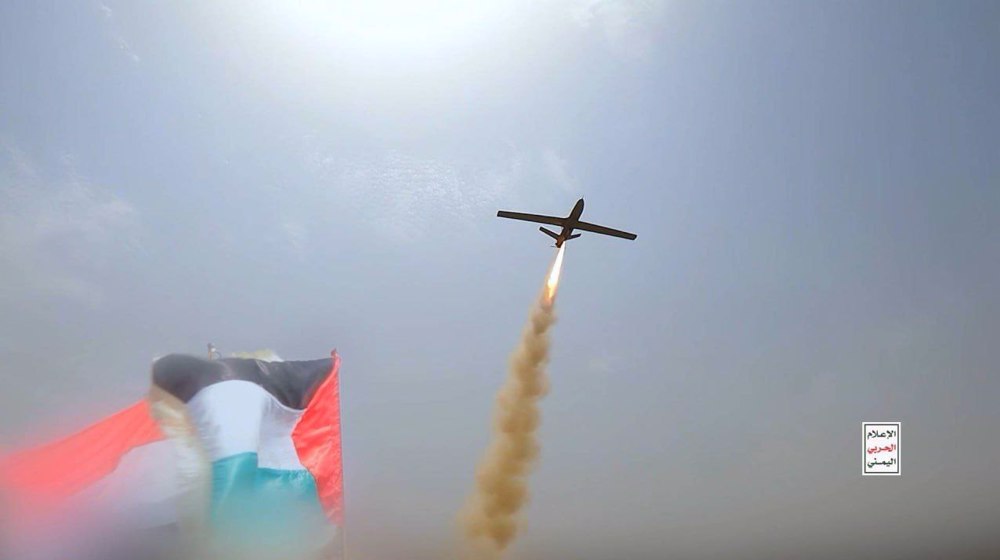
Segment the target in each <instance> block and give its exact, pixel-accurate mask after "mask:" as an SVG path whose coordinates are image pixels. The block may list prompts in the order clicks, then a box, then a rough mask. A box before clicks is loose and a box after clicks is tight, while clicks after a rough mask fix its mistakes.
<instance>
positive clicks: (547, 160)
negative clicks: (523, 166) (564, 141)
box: [542, 148, 579, 192]
mask: <svg viewBox="0 0 1000 560" xmlns="http://www.w3.org/2000/svg"><path fill="white" fill-rule="evenodd" d="M542 161H543V163H544V166H545V172H546V174H547V175H548V177H549V179H550V180H551V181H552V183H553V184H555V185H556V186H557V187H559V188H560V189H561V190H562V191H564V192H574V191H576V190H577V187H578V186H579V182H578V181H577V180H576V177H574V176H573V174H572V173H571V172H570V170H569V162H568V161H567V160H566V158H564V157H562V156H560V155H559V154H558V153H556V151H555V150H553V149H551V148H550V149H547V150H545V151H544V152H542Z"/></svg>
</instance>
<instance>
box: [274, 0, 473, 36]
mask: <svg viewBox="0 0 1000 560" xmlns="http://www.w3.org/2000/svg"><path fill="white" fill-rule="evenodd" d="M490 5H491V2H488V1H485V0H479V1H470V0H437V1H433V2H431V1H407V0H364V1H334V2H329V1H326V2H324V1H321V0H299V1H298V2H289V3H287V4H283V6H284V8H285V9H286V10H287V12H286V13H285V16H286V17H287V18H288V19H289V20H292V21H294V22H295V26H296V27H299V28H300V29H301V28H303V27H304V28H308V29H309V30H310V31H311V32H314V33H321V34H324V35H326V36H327V37H329V38H331V39H333V40H336V41H338V42H339V41H344V42H349V43H350V44H352V45H355V46H360V45H365V46H368V47H375V46H381V47H400V48H402V47H411V48H412V47H414V46H424V47H426V46H432V45H436V44H442V43H446V42H448V41H451V40H454V39H455V38H456V37H457V36H460V35H464V34H468V33H471V32H472V31H473V29H474V28H475V27H476V24H477V23H478V22H481V21H483V20H485V19H487V15H488V13H489V11H490Z"/></svg>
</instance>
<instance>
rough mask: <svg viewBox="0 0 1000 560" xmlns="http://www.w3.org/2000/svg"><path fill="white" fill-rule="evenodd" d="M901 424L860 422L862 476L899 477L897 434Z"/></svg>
mask: <svg viewBox="0 0 1000 560" xmlns="http://www.w3.org/2000/svg"><path fill="white" fill-rule="evenodd" d="M902 425H903V423H902V422H862V423H861V436H862V437H861V441H862V442H863V443H864V447H863V448H862V450H861V455H862V457H863V461H864V463H863V464H862V471H861V474H862V475H863V476H899V475H900V465H899V456H900V455H899V439H900V438H899V433H900V430H901V428H902Z"/></svg>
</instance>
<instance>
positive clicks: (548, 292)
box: [545, 245, 566, 305]
mask: <svg viewBox="0 0 1000 560" xmlns="http://www.w3.org/2000/svg"><path fill="white" fill-rule="evenodd" d="M565 251H566V246H565V245H563V246H562V247H559V252H558V253H556V260H555V262H553V263H552V270H551V271H549V279H548V280H547V281H546V282H545V300H546V303H548V304H550V305H551V304H552V300H554V299H555V297H556V290H557V289H558V288H559V274H560V273H561V272H562V263H563V253H564V252H565Z"/></svg>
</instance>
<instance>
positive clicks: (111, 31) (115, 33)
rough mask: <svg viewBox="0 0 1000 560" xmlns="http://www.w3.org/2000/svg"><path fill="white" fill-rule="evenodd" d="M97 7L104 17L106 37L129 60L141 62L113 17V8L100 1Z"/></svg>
mask: <svg viewBox="0 0 1000 560" xmlns="http://www.w3.org/2000/svg"><path fill="white" fill-rule="evenodd" d="M97 8H98V10H100V12H101V14H102V15H103V17H104V29H105V33H107V35H108V37H109V38H110V39H111V42H112V43H113V44H114V45H115V46H116V47H117V48H118V50H119V51H121V52H122V53H123V54H125V56H127V57H128V58H129V60H131V61H132V62H134V63H136V64H138V63H139V62H141V61H142V59H141V58H140V57H139V55H138V54H137V53H136V52H135V49H133V48H132V45H131V44H129V42H128V40H127V39H126V38H125V35H124V34H123V33H122V31H121V29H120V28H119V25H118V21H117V19H116V18H115V12H114V10H112V9H111V6H108V5H107V4H104V3H103V2H102V3H99V4H98V5H97Z"/></svg>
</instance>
